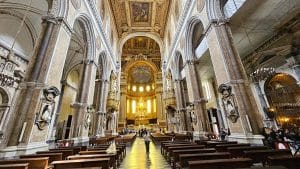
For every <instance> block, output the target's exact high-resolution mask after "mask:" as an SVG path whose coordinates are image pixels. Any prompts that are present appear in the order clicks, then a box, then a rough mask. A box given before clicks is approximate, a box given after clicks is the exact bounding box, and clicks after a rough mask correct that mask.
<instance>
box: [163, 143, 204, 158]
mask: <svg viewBox="0 0 300 169" xmlns="http://www.w3.org/2000/svg"><path fill="white" fill-rule="evenodd" d="M203 148H205V146H203V145H183V146H174V147H167V149H166V154H165V155H166V157H168V156H170V155H172V151H174V150H186V149H203Z"/></svg>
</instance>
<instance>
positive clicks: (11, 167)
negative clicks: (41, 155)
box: [0, 163, 29, 169]
mask: <svg viewBox="0 0 300 169" xmlns="http://www.w3.org/2000/svg"><path fill="white" fill-rule="evenodd" d="M28 166H29V164H28V163H24V164H4V165H0V168H1V169H28Z"/></svg>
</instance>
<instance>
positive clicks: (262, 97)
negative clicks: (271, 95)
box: [254, 81, 276, 128]
mask: <svg viewBox="0 0 300 169" xmlns="http://www.w3.org/2000/svg"><path fill="white" fill-rule="evenodd" d="M254 87H255V90H256V92H257V95H258V99H259V101H260V104H261V107H262V109H263V111H265V109H266V108H268V107H269V106H268V104H267V101H266V97H265V95H264V94H263V92H262V89H261V86H260V84H259V81H254ZM264 126H266V127H275V128H276V122H275V121H274V119H270V118H269V117H268V116H267V114H266V112H264Z"/></svg>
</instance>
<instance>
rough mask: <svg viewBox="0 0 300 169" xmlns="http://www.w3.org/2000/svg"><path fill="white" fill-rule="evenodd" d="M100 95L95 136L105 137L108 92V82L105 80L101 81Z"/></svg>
mask: <svg viewBox="0 0 300 169" xmlns="http://www.w3.org/2000/svg"><path fill="white" fill-rule="evenodd" d="M101 86H102V87H101V95H100V99H99V102H100V103H99V107H98V112H97V115H98V116H97V121H98V123H97V136H105V126H106V103H107V96H108V90H109V81H108V80H107V79H103V80H102V85H101Z"/></svg>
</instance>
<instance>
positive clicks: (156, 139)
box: [150, 133, 193, 144]
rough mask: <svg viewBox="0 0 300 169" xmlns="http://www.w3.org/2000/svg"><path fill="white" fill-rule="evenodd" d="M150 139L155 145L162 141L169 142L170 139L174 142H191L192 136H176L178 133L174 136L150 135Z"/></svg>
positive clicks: (167, 134) (169, 134)
mask: <svg viewBox="0 0 300 169" xmlns="http://www.w3.org/2000/svg"><path fill="white" fill-rule="evenodd" d="M150 137H151V139H152V141H153V142H154V143H155V144H160V143H161V142H163V141H171V140H172V138H173V139H174V140H176V141H191V140H193V136H192V135H187V134H178V133H176V134H175V133H166V134H161V133H151V135H150Z"/></svg>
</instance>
